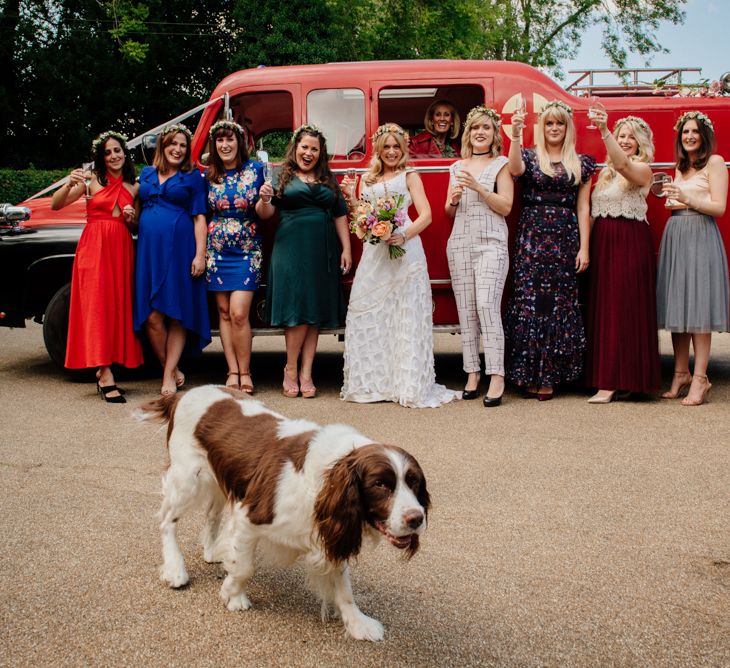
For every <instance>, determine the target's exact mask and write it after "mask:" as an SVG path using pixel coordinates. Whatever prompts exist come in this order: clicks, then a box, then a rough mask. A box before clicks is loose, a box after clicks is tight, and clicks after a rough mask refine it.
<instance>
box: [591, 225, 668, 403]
mask: <svg viewBox="0 0 730 668" xmlns="http://www.w3.org/2000/svg"><path fill="white" fill-rule="evenodd" d="M590 257H591V283H590V286H591V287H590V297H589V299H590V301H589V303H588V322H587V329H588V332H587V333H588V346H587V360H586V384H587V385H588V386H590V387H596V388H598V389H602V390H623V391H626V392H643V393H649V392H655V391H657V390H658V389H659V386H660V382H661V377H660V366H659V341H658V335H657V319H656V256H655V253H654V243H653V241H652V238H651V233H650V232H649V226H648V225H647V224H646V223H645V222H644V221H640V220H632V219H629V218H598V219H597V220H596V221H595V222H594V224H593V230H592V233H591V255H590Z"/></svg>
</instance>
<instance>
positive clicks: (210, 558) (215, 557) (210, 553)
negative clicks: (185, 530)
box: [203, 547, 223, 564]
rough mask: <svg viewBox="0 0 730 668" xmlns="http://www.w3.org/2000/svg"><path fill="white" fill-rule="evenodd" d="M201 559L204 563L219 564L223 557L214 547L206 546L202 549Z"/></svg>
mask: <svg viewBox="0 0 730 668" xmlns="http://www.w3.org/2000/svg"><path fill="white" fill-rule="evenodd" d="M203 561H204V562H205V563H206V564H220V563H221V562H222V561H223V557H221V555H220V554H218V551H217V550H216V549H215V548H212V547H211V548H208V547H206V548H205V549H204V550H203Z"/></svg>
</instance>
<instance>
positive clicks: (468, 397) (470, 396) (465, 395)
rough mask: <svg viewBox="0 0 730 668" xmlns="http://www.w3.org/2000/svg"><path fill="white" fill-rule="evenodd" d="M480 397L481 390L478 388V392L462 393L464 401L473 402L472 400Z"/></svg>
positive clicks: (466, 391) (468, 391) (465, 391)
mask: <svg viewBox="0 0 730 668" xmlns="http://www.w3.org/2000/svg"><path fill="white" fill-rule="evenodd" d="M478 397H479V388H478V387H477V388H476V390H464V391H463V392H462V393H461V398H462V399H463V400H464V401H471V400H472V399H477V398H478Z"/></svg>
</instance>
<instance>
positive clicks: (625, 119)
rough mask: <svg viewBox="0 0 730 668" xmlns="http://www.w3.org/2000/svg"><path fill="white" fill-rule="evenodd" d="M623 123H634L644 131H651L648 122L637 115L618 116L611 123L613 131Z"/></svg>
mask: <svg viewBox="0 0 730 668" xmlns="http://www.w3.org/2000/svg"><path fill="white" fill-rule="evenodd" d="M624 123H635V124H636V125H638V126H639V127H640V128H641V129H642V130H643V131H644V132H649V133H650V132H651V128H650V127H649V124H648V123H647V122H646V121H645V120H644V119H643V118H639V117H638V116H624V117H623V118H619V119H618V120H617V121H616V122H615V123H614V124H613V131H614V132H616V130H618V129H619V128H620V127H621V126H622V125H623V124H624Z"/></svg>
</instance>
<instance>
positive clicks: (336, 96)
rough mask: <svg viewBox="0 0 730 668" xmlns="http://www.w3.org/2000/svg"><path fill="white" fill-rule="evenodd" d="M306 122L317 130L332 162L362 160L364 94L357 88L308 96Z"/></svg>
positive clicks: (321, 91)
mask: <svg viewBox="0 0 730 668" xmlns="http://www.w3.org/2000/svg"><path fill="white" fill-rule="evenodd" d="M307 122H308V123H312V124H313V125H316V126H317V127H319V128H320V129H321V130H322V132H323V133H324V136H325V138H326V139H327V150H328V152H329V156H330V158H331V159H333V160H361V159H362V158H363V157H365V150H366V144H365V94H364V93H363V92H362V91H361V90H360V89H358V88H325V89H320V90H313V91H310V93H309V94H308V95H307Z"/></svg>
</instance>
